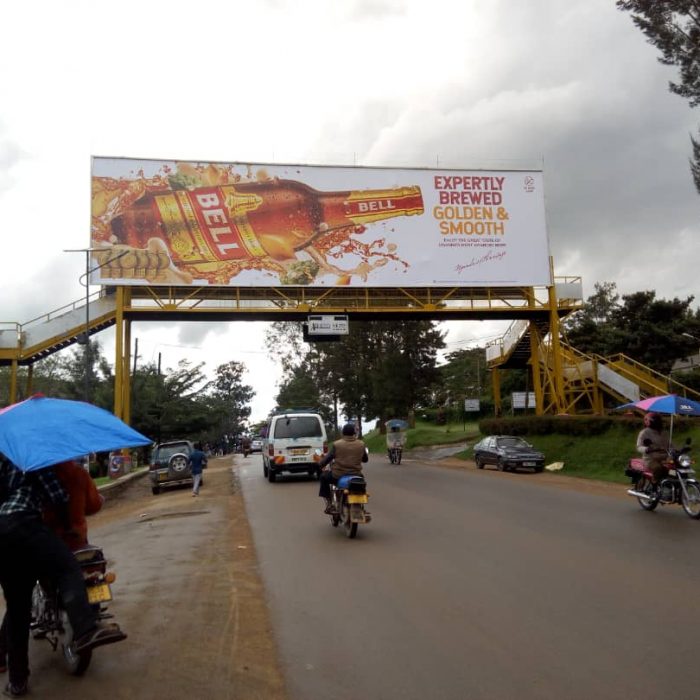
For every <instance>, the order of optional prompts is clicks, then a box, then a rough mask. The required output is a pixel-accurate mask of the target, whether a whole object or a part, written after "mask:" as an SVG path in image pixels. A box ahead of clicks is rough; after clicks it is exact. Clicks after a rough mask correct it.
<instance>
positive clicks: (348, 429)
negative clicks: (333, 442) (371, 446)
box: [341, 423, 355, 435]
mask: <svg viewBox="0 0 700 700" xmlns="http://www.w3.org/2000/svg"><path fill="white" fill-rule="evenodd" d="M341 434H342V435H354V434H355V424H354V423H346V424H345V425H344V426H343V429H342V430H341Z"/></svg>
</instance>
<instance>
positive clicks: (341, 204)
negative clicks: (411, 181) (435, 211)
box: [318, 187, 423, 229]
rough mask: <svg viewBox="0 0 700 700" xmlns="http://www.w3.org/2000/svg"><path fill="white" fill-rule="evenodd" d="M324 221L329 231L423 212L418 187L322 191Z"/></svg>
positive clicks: (319, 200) (322, 216)
mask: <svg viewBox="0 0 700 700" xmlns="http://www.w3.org/2000/svg"><path fill="white" fill-rule="evenodd" d="M318 202H319V204H320V206H321V210H322V211H321V219H322V221H323V223H324V224H326V226H328V228H329V229H336V228H343V227H346V226H352V225H362V224H369V223H372V222H374V221H382V220H384V219H390V218H393V217H395V216H412V215H415V214H422V213H423V197H422V195H421V191H420V188H419V187H399V188H395V189H386V190H355V191H350V192H328V193H326V192H319V194H318Z"/></svg>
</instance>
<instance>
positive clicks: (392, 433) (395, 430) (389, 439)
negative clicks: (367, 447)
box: [386, 418, 408, 464]
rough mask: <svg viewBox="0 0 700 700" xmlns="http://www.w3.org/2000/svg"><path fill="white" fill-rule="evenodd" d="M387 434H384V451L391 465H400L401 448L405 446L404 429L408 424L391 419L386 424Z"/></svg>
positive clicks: (397, 419)
mask: <svg viewBox="0 0 700 700" xmlns="http://www.w3.org/2000/svg"><path fill="white" fill-rule="evenodd" d="M386 426H387V428H388V432H387V434H386V451H387V455H388V456H389V461H390V462H391V463H392V464H401V457H402V455H403V448H404V447H405V446H406V428H407V427H408V423H406V421H404V420H401V419H399V418H392V419H391V420H388V421H387V422H386Z"/></svg>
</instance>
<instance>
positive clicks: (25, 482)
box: [0, 459, 68, 517]
mask: <svg viewBox="0 0 700 700" xmlns="http://www.w3.org/2000/svg"><path fill="white" fill-rule="evenodd" d="M67 502H68V494H67V493H66V492H65V490H64V489H63V487H62V486H61V484H60V482H59V481H58V479H57V477H56V473H55V472H54V470H53V468H52V467H46V468H45V469H39V470H37V471H33V472H23V471H22V470H21V469H18V468H17V467H15V465H14V464H12V462H9V461H7V460H5V459H3V460H0V517H3V516H6V515H14V514H17V513H27V514H32V513H33V514H36V515H39V516H41V513H42V510H43V508H44V506H45V505H49V504H51V505H56V506H59V505H61V504H64V503H67Z"/></svg>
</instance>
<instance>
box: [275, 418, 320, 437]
mask: <svg viewBox="0 0 700 700" xmlns="http://www.w3.org/2000/svg"><path fill="white" fill-rule="evenodd" d="M274 437H275V438H300V437H323V433H322V432H321V421H320V420H319V419H318V418H317V417H316V416H286V417H285V416H283V417H282V418H278V419H277V420H276V421H275V435H274Z"/></svg>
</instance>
